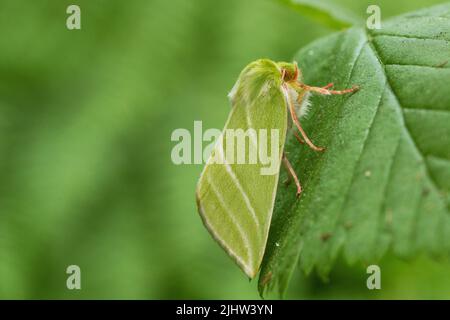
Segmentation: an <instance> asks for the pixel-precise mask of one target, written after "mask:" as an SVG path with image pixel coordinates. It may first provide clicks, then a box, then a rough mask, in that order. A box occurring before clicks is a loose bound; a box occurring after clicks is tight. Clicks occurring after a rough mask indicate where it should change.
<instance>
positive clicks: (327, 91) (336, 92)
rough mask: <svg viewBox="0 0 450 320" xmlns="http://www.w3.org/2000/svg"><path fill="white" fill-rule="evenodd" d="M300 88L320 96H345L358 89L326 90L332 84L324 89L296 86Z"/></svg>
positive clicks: (354, 87) (302, 85) (304, 85)
mask: <svg viewBox="0 0 450 320" xmlns="http://www.w3.org/2000/svg"><path fill="white" fill-rule="evenodd" d="M298 85H299V86H300V88H303V89H305V90H307V91H312V92H317V93H320V94H325V95H330V94H346V93H351V92H354V91H357V90H358V89H359V87H358V86H353V87H352V88H351V89H344V90H328V88H330V87H331V86H332V84H331V83H330V84H328V85H326V86H325V87H311V86H308V85H306V84H303V83H299V84H298Z"/></svg>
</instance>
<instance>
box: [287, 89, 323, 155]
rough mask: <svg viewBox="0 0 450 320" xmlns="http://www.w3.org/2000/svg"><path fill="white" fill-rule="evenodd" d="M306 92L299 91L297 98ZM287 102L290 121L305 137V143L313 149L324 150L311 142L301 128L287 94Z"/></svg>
mask: <svg viewBox="0 0 450 320" xmlns="http://www.w3.org/2000/svg"><path fill="white" fill-rule="evenodd" d="M305 93H306V91H303V92H301V93H299V100H300V99H301V97H302V96H303V95H304V94H305ZM288 102H289V103H288V104H289V112H290V114H291V119H292V122H294V124H295V126H296V127H297V129H298V131H300V133H301V135H302V137H303V139H305V143H306V144H307V145H308V146H309V147H310V148H311V149H313V150H315V151H323V150H325V149H324V148H322V147H317V146H315V145H314V143H312V142H311V140H310V139H309V138H308V136H307V135H306V133H305V131H304V130H303V128H302V126H301V125H300V122H299V121H298V117H297V114H296V113H295V109H294V104H293V103H292V98H291V96H288Z"/></svg>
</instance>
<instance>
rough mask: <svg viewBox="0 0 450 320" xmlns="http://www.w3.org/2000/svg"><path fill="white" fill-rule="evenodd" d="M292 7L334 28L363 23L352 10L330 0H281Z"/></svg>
mask: <svg viewBox="0 0 450 320" xmlns="http://www.w3.org/2000/svg"><path fill="white" fill-rule="evenodd" d="M279 1H280V2H282V3H284V4H286V5H288V6H289V7H291V8H292V9H294V10H296V11H298V12H300V13H302V14H304V15H306V16H309V17H310V18H312V19H314V20H316V21H318V22H320V23H322V24H323V25H326V26H327V27H330V28H333V29H343V28H347V27H350V26H352V25H354V24H357V23H361V21H362V20H361V19H360V18H358V17H356V16H355V15H354V14H353V13H352V12H351V11H349V10H347V9H345V8H344V7H343V6H339V5H337V4H336V3H333V2H332V1H330V0H279Z"/></svg>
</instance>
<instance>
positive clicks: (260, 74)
mask: <svg viewBox="0 0 450 320" xmlns="http://www.w3.org/2000/svg"><path fill="white" fill-rule="evenodd" d="M229 96H230V101H231V104H232V110H231V113H230V115H229V117H228V120H227V122H226V124H225V127H224V130H223V132H222V136H221V138H220V141H219V142H218V143H217V144H216V146H215V148H214V150H213V152H212V154H211V157H210V160H208V162H207V164H206V166H205V168H204V170H203V172H202V175H201V177H200V180H199V183H198V185H197V192H196V193H197V205H198V209H199V213H200V215H201V217H202V220H203V223H204V224H205V226H206V228H207V229H208V231H209V232H210V233H211V235H212V236H213V237H214V239H215V240H216V241H217V242H218V243H219V244H220V245H221V246H222V248H223V249H224V250H225V251H226V252H227V253H228V254H229V255H230V256H231V257H232V258H233V260H234V261H235V262H236V263H237V264H238V265H239V266H240V267H241V269H242V270H243V271H244V272H245V273H246V274H247V276H248V277H250V278H253V277H255V275H256V274H257V272H258V270H259V267H260V264H261V261H262V258H263V255H264V251H265V247H266V243H267V237H268V232H269V227H270V222H271V218H272V211H273V206H274V202H275V195H276V189H277V183H278V177H279V167H280V163H281V157H282V154H283V147H284V142H285V138H286V128H287V119H288V116H287V105H286V97H285V93H283V89H282V79H281V72H280V68H279V66H278V65H277V64H275V63H274V62H273V61H270V60H267V59H262V60H258V61H255V62H253V63H251V64H249V65H248V66H247V67H246V68H245V69H244V70H243V71H242V72H241V74H240V76H239V78H238V80H237V82H236V84H235V86H234V87H233V89H232V91H231V92H230V95H229ZM228 130H241V132H244V133H245V132H249V131H248V130H252V132H256V133H257V136H256V137H255V136H254V134H248V137H247V139H246V141H247V143H255V142H256V140H257V139H258V138H259V132H261V130H266V132H265V137H266V138H267V146H266V147H267V149H266V152H268V153H269V154H270V153H274V152H273V151H272V152H269V151H270V150H273V149H272V148H271V146H273V145H274V144H275V145H276V146H277V148H276V151H277V152H276V153H277V154H276V159H272V160H273V161H276V162H274V163H272V164H273V165H274V166H275V170H273V174H262V173H264V170H263V169H265V168H267V161H261V157H260V152H259V146H258V148H257V149H258V157H257V159H258V161H257V162H256V163H252V164H247V163H244V164H242V163H236V161H233V160H234V159H230V158H229V157H228V156H227V154H229V153H228V152H227V151H228V150H226V149H227V147H226V146H227V145H229V142H230V141H227V139H228V140H229V139H231V138H230V136H229V135H227V134H226V132H228ZM272 130H276V131H277V133H278V134H277V135H272V134H271V133H272V132H273V131H272ZM233 148H234V147H233ZM253 149H254V148H253ZM253 149H249V148H245V152H249V151H248V150H253ZM233 151H236V150H233ZM245 158H246V159H249V158H250V155H248V154H246V157H245ZM211 159H215V160H217V159H221V160H223V161H222V163H213V162H214V161H212V160H211ZM266 160H267V159H266ZM216 162H217V161H216ZM270 173H272V172H270Z"/></svg>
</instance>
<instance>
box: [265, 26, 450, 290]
mask: <svg viewBox="0 0 450 320" xmlns="http://www.w3.org/2000/svg"><path fill="white" fill-rule="evenodd" d="M379 35H384V36H389V37H397V38H398V37H403V38H408V39H417V40H436V39H434V38H430V37H408V36H402V35H401V36H399V35H391V34H377V35H375V37H376V36H379ZM364 38H365V39H364V41H361V45H360V47H359V49H358V50H359V53H358V54H357V56H356V59H355V60H354V61H353V65H352V68H351V71H350V73H349V75H348V77H347V84H349V80H350V79H351V78H352V75H353V71H354V67H355V66H356V64H357V62H358V60H359V58H360V55H361V53H362V51H363V50H364V48H365V46H366V45H368V46H369V49H370V51H371V53H372V54H373V55H374V57H376V60H377V62H378V67H379V68H380V69H381V71H382V75H383V79H384V86H383V88H382V90H381V94H380V97H379V101H378V106H377V108H376V111H375V112H374V113H373V117H372V119H371V123H370V126H369V129H368V130H367V133H366V135H365V137H364V140H363V143H362V146H361V149H360V153H359V155H358V158H357V160H356V162H355V165H354V167H353V171H352V174H351V179H350V182H349V183H348V185H347V191H346V193H345V200H344V201H343V202H342V205H341V206H340V207H341V209H340V210H339V211H338V216H337V218H336V220H335V223H334V230H335V231H336V228H339V222H340V215H341V214H342V211H343V209H344V208H345V207H346V203H347V202H348V198H349V191H350V189H351V188H352V185H353V183H354V181H355V176H356V170H357V169H358V167H359V166H358V164H359V163H360V161H361V157H362V155H363V154H364V150H365V148H366V146H367V139H368V137H369V136H370V134H371V132H372V129H373V124H374V121H375V119H376V117H377V114H378V112H379V109H380V104H381V102H382V100H383V97H384V96H385V95H386V96H388V95H389V97H390V98H393V100H394V102H395V103H394V105H395V108H396V117H398V120H399V123H400V125H401V128H400V129H401V132H400V134H399V135H398V138H397V142H396V145H395V151H394V153H393V155H392V157H391V158H390V163H389V169H388V172H387V178H386V180H385V184H384V188H383V190H384V191H383V194H384V197H383V200H382V202H381V205H380V210H379V213H378V215H377V216H378V218H377V221H378V225H377V226H376V228H377V230H378V231H377V233H376V237H377V238H379V237H380V236H381V235H382V234H383V226H384V224H383V223H382V220H380V219H382V218H383V212H384V210H385V209H386V208H385V206H386V194H387V192H388V189H389V186H390V184H391V180H392V167H393V165H394V163H396V157H397V154H398V151H399V146H400V144H401V141H402V139H403V138H406V142H408V144H409V145H410V147H412V148H413V150H412V152H414V153H415V154H416V155H417V156H418V157H419V158H420V159H421V164H422V167H423V169H424V173H425V178H424V180H425V179H426V180H427V181H428V182H429V184H430V185H431V187H432V189H433V190H432V191H433V192H435V193H436V194H438V193H439V189H440V188H439V185H438V183H437V182H436V180H435V179H434V178H433V175H432V174H431V173H430V169H429V167H428V162H427V161H426V158H427V156H428V157H429V156H433V157H436V156H435V155H433V154H430V155H425V154H424V153H423V151H422V150H421V149H420V148H419V146H418V144H417V143H416V141H415V140H414V137H413V135H412V134H411V131H410V129H409V128H408V125H407V121H405V115H404V112H405V110H410V109H413V110H414V111H417V110H418V109H417V108H406V107H404V106H403V104H402V102H401V101H400V98H399V97H398V96H397V94H396V92H395V91H394V89H393V87H392V84H391V81H392V80H391V79H390V78H389V75H388V74H387V72H386V69H385V68H386V66H387V65H391V64H386V63H385V62H384V61H383V60H382V59H381V56H380V54H379V52H378V50H377V48H376V46H375V45H374V43H372V41H371V40H372V39H373V38H374V36H371V35H370V34H368V33H367V32H364ZM411 66H417V67H432V66H420V65H411ZM422 110H423V112H435V111H442V112H448V110H430V109H422ZM337 124H338V120H335V121H334V124H333V127H334V128H336V126H337ZM404 142H405V141H403V143H404ZM445 160H447V159H445ZM447 161H448V160H447ZM323 165H325V162H323V161H320V162H319V163H318V165H317V166H315V167H314V173H313V174H312V175H310V176H309V177H308V180H309V179H310V178H311V177H312V176H314V174H315V173H317V172H318V171H320V170H321V169H322V167H323ZM306 184H308V181H306ZM422 184H423V186H425V185H426V182H425V181H424V182H423V183H422ZM423 201H424V196H423V195H421V196H420V198H419V199H418V201H417V202H416V205H415V214H414V215H415V216H416V218H417V215H418V214H419V211H420V207H421V205H422V202H423ZM298 205H299V202H293V203H292V204H291V205H290V206H289V207H288V209H287V210H289V211H292V210H295V209H297V207H298ZM438 218H439V219H442V218H444V217H442V216H439V217H438ZM413 222H414V224H417V219H414V220H413ZM344 232H345V236H344V238H347V235H346V234H347V231H346V230H344ZM388 232H389V231H388ZM412 232H417V228H416V227H413V228H412ZM390 236H391V237H392V234H391V235H390ZM391 240H392V239H391ZM345 241H346V240H344V241H343V242H342V243H340V244H338V246H339V249H338V251H342V249H343V246H344V244H345ZM301 242H302V241H301V240H300V243H299V248H298V250H297V257H296V258H294V259H293V263H292V265H291V267H290V268H289V270H278V272H284V273H285V275H284V277H283V283H278V286H279V289H280V293H283V292H284V290H285V289H286V286H287V282H288V281H289V278H290V276H291V274H292V271H293V270H294V267H295V264H296V262H295V261H297V259H298V257H299V255H300V247H301ZM389 246H392V244H391V243H390V244H389ZM327 250H329V249H327ZM284 258H285V256H284ZM332 260H334V259H332ZM316 263H317V261H315V262H313V265H314V264H316ZM269 264H270V262H269ZM269 269H270V268H269ZM262 276H263V274H262ZM278 281H279V279H278ZM269 282H271V281H269ZM273 285H274V283H270V287H273ZM264 289H265V285H261V283H260V292H261V293H262V292H263V290H264Z"/></svg>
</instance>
